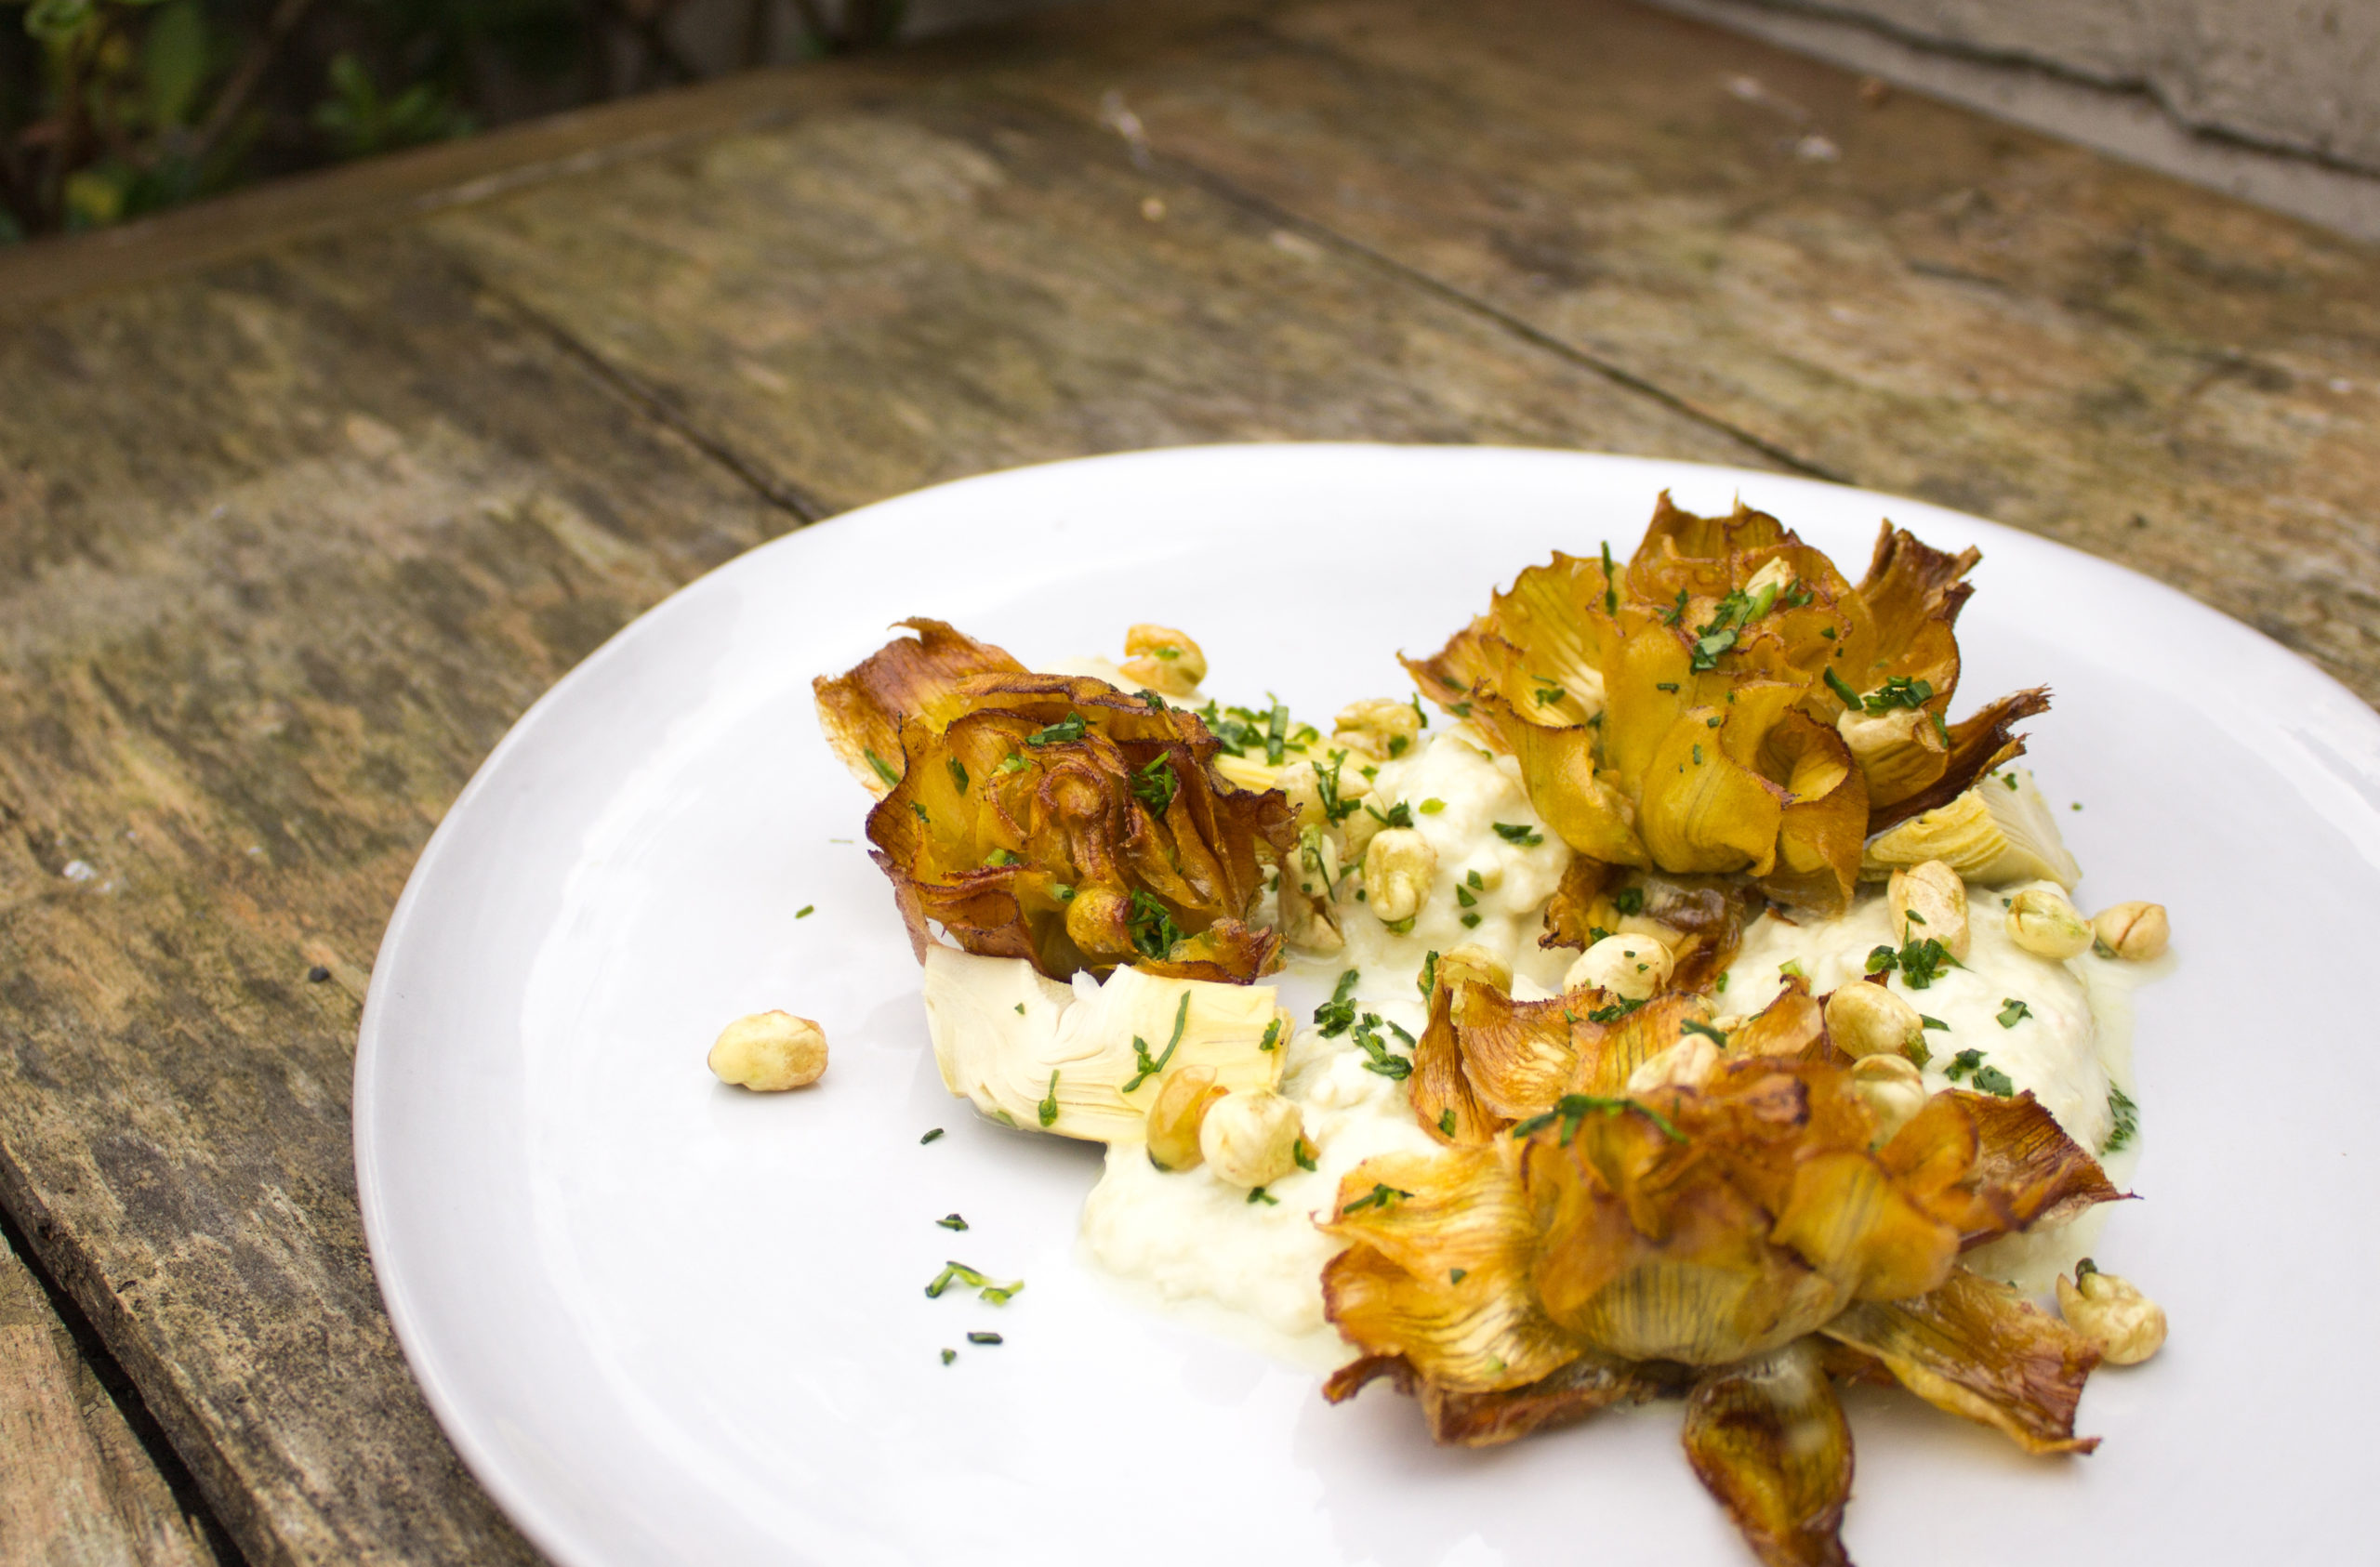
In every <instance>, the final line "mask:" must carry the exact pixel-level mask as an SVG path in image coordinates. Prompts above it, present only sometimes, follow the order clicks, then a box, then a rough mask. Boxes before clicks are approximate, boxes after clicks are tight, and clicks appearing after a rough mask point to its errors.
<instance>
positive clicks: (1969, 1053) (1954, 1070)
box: [1942, 1050, 1983, 1083]
mask: <svg viewBox="0 0 2380 1567" xmlns="http://www.w3.org/2000/svg"><path fill="white" fill-rule="evenodd" d="M1982 1064H1983V1052H1982V1051H1980V1050H1962V1051H1960V1052H1959V1053H1958V1054H1957V1055H1955V1056H1952V1057H1951V1058H1950V1065H1948V1066H1946V1067H1944V1068H1943V1069H1942V1075H1943V1076H1945V1077H1947V1078H1949V1079H1950V1081H1951V1082H1953V1083H1956V1082H1958V1081H1959V1080H1960V1079H1961V1078H1963V1077H1964V1076H1966V1075H1967V1074H1968V1073H1971V1072H1973V1071H1974V1070H1975V1069H1976V1068H1977V1067H1979V1066H1981V1065H1982Z"/></svg>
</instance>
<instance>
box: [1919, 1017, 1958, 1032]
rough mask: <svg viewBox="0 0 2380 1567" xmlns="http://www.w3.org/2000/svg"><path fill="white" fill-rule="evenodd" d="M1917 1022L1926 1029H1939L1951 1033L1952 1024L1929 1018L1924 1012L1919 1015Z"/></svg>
mask: <svg viewBox="0 0 2380 1567" xmlns="http://www.w3.org/2000/svg"><path fill="white" fill-rule="evenodd" d="M1917 1021H1918V1024H1919V1026H1921V1027H1924V1028H1938V1029H1940V1030H1942V1031H1943V1032H1944V1033H1946V1034H1947V1033H1949V1032H1950V1024H1948V1023H1946V1022H1944V1021H1942V1020H1941V1019H1939V1018H1929V1017H1927V1016H1926V1015H1925V1014H1924V1013H1923V1012H1920V1013H1918V1014H1917Z"/></svg>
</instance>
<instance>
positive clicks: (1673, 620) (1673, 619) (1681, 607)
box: [1661, 587, 1686, 625]
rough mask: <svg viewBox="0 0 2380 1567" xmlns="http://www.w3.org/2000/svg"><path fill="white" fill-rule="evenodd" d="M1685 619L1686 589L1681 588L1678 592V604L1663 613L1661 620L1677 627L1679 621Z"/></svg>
mask: <svg viewBox="0 0 2380 1567" xmlns="http://www.w3.org/2000/svg"><path fill="white" fill-rule="evenodd" d="M1685 618H1686V589H1685V588H1683V587H1681V588H1679V589H1678V590H1677V603H1676V604H1675V605H1673V607H1671V608H1669V609H1666V610H1663V611H1662V612H1661V620H1662V621H1663V623H1665V624H1667V625H1676V624H1677V623H1678V622H1679V621H1681V620H1684V619H1685Z"/></svg>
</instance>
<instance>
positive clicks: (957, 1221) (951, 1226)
mask: <svg viewBox="0 0 2380 1567" xmlns="http://www.w3.org/2000/svg"><path fill="white" fill-rule="evenodd" d="M934 1222H935V1223H936V1224H939V1225H941V1226H942V1227H943V1228H944V1229H945V1230H964V1229H966V1228H967V1221H966V1220H965V1219H963V1218H959V1216H958V1215H957V1214H955V1213H946V1214H944V1215H943V1216H942V1217H941V1218H937V1219H935V1220H934Z"/></svg>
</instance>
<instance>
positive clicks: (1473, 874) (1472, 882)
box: [1462, 871, 1488, 892]
mask: <svg viewBox="0 0 2380 1567" xmlns="http://www.w3.org/2000/svg"><path fill="white" fill-rule="evenodd" d="M1462 885H1463V886H1465V887H1468V888H1471V889H1473V890H1474V891H1481V892H1484V891H1486V890H1487V889H1488V883H1487V880H1486V879H1485V878H1484V877H1482V876H1480V874H1479V873H1478V872H1477V871H1465V872H1464V873H1463V875H1462Z"/></svg>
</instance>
